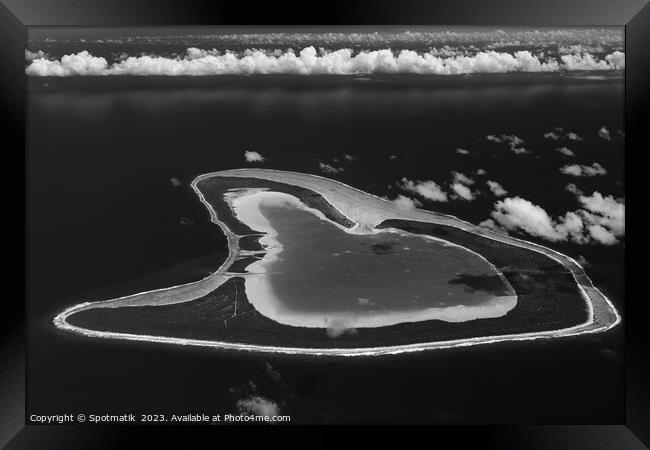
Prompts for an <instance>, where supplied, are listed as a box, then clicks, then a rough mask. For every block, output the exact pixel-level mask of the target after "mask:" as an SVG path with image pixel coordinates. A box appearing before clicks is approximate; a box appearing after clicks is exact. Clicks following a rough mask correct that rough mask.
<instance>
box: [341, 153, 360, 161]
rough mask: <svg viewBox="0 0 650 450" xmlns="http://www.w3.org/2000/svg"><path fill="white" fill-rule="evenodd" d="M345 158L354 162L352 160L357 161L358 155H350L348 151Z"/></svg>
mask: <svg viewBox="0 0 650 450" xmlns="http://www.w3.org/2000/svg"><path fill="white" fill-rule="evenodd" d="M343 159H345V160H346V161H349V162H352V161H356V160H357V157H356V156H352V155H348V154H347V153H346V154H345V155H343Z"/></svg>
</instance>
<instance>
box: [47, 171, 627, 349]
mask: <svg viewBox="0 0 650 450" xmlns="http://www.w3.org/2000/svg"><path fill="white" fill-rule="evenodd" d="M218 176H224V177H226V176H227V177H243V178H258V179H263V180H270V181H276V182H281V183H285V184H289V185H295V186H299V187H301V188H305V189H309V190H311V191H313V192H316V193H318V194H320V195H321V196H322V197H323V198H324V199H326V200H327V201H328V202H329V203H330V204H331V205H332V206H333V207H334V208H335V209H336V210H337V211H339V212H340V213H341V214H342V215H343V216H345V217H347V218H348V219H350V220H351V221H353V222H354V223H356V225H355V226H354V227H352V228H351V229H346V232H352V233H359V232H360V233H372V232H377V230H374V228H375V226H377V225H379V224H380V223H381V222H383V221H384V220H387V219H405V220H413V221H422V222H431V223H439V224H444V225H448V226H453V227H456V228H459V229H461V230H464V231H470V232H472V233H474V234H478V235H480V236H483V237H485V238H489V239H493V240H496V241H499V242H503V243H507V244H510V245H515V246H519V247H523V248H527V249H529V250H533V251H536V252H539V253H542V254H544V255H545V256H547V257H549V258H552V259H553V260H555V261H557V262H559V263H560V264H562V265H563V266H564V267H566V268H567V269H568V270H569V271H570V272H571V274H572V276H573V278H574V280H575V281H576V283H577V285H578V287H579V289H580V292H581V294H582V296H583V299H584V300H585V302H586V305H587V310H588V320H587V321H586V322H585V323H583V324H579V325H576V326H573V327H569V328H563V329H559V330H552V331H541V332H531V333H519V334H510V335H501V336H485V337H475V338H466V339H456V340H446V341H437V342H426V343H418V344H410V345H398V346H384V347H372V348H369V347H364V348H301V347H277V346H263V345H250V344H243V343H241V344H239V343H232V342H218V341H209V340H197V339H185V338H174V337H163V336H145V335H136V334H129V333H117V332H109V331H97V330H90V329H85V328H81V327H77V326H74V325H72V324H70V323H69V322H68V321H67V320H66V319H67V317H69V316H70V315H71V314H74V313H76V312H79V311H82V310H86V309H94V308H116V307H128V306H141V305H164V304H172V303H180V302H186V301H191V300H194V299H196V298H199V297H201V296H203V295H205V293H206V292H210V291H211V290H214V289H216V288H217V287H218V286H220V285H221V284H223V283H224V282H225V281H227V280H228V279H230V278H232V277H234V276H237V275H233V274H229V273H227V272H226V269H227V268H228V267H229V266H230V265H231V264H232V262H233V261H235V259H237V258H238V257H241V256H243V255H247V254H252V253H253V252H247V251H243V250H239V248H238V244H237V241H238V240H239V238H240V237H241V236H238V235H235V234H234V233H232V231H230V230H229V229H228V228H227V227H226V226H224V224H223V223H221V222H220V221H219V220H218V218H217V215H216V213H215V211H214V210H213V209H212V206H211V205H210V204H209V203H208V202H207V201H206V199H205V197H204V196H203V193H202V192H201V191H200V189H199V188H198V186H197V185H198V183H199V182H200V181H202V180H205V179H208V178H212V177H218ZM192 188H193V189H194V191H195V192H196V193H197V195H198V196H199V199H200V200H201V202H202V203H203V204H204V205H205V206H206V207H207V208H208V210H209V211H210V216H211V219H212V221H213V222H214V223H216V224H217V225H219V226H220V227H221V229H222V230H223V232H224V234H225V235H226V237H227V239H228V246H229V249H230V254H229V256H228V258H227V259H226V261H225V262H224V264H222V266H221V267H220V268H219V270H217V272H215V273H214V274H212V275H210V276H208V277H206V278H204V279H202V280H200V281H198V282H195V283H188V284H184V285H179V286H173V287H169V288H165V289H158V290H153V291H148V292H143V293H139V294H134V295H131V296H126V297H121V298H117V299H113V300H108V301H102V302H86V303H81V304H78V305H75V306H73V307H71V308H68V309H66V310H65V311H63V312H61V313H60V314H58V315H57V316H56V317H55V318H54V324H55V326H57V327H58V328H60V329H63V330H66V331H71V332H74V333H77V334H81V335H85V336H90V337H103V338H113V339H126V340H140V341H148V342H164V343H171V344H178V345H195V346H204V347H215V348H223V349H237V350H246V351H258V352H274V353H290V354H313V355H339V356H354V355H382V354H396V353H404V352H412V351H421V350H429V349H438V348H451V347H461V346H469V345H478V344H486V343H495V342H504V341H521V340H534V339H543V338H557V337H566V336H574V335H580V334H587V333H598V332H603V331H606V330H609V329H611V328H613V327H614V326H616V325H617V324H618V323H620V320H621V318H620V315H619V314H618V311H616V308H615V307H614V306H613V305H612V303H611V302H610V301H609V299H607V298H606V297H605V296H604V295H603V294H602V293H601V292H600V291H599V290H598V289H597V288H596V287H594V286H593V284H592V283H591V281H590V280H589V278H588V277H587V276H586V274H585V273H584V271H583V269H582V268H581V267H580V265H579V264H578V263H577V262H576V261H575V260H573V259H572V258H570V257H568V256H566V255H563V254H561V253H559V252H556V251H554V250H552V249H549V248H547V247H544V246H541V245H538V244H533V243H530V242H527V241H523V240H520V239H516V238H512V237H509V236H502V235H499V234H496V233H493V232H491V231H489V230H485V229H482V228H479V227H477V226H475V225H472V224H470V223H468V222H464V221H462V220H460V219H458V218H456V217H453V216H449V215H443V214H438V213H434V212H430V211H424V210H410V211H405V210H402V209H399V208H397V207H396V206H395V205H394V204H393V203H391V202H388V201H386V200H383V199H380V198H378V197H376V196H373V195H371V194H368V193H365V192H363V191H360V190H358V189H355V188H353V187H350V186H347V185H344V184H342V183H340V182H337V181H334V180H330V179H327V178H323V177H320V176H316V175H307V174H300V173H294V172H285V171H276V170H268V169H236V170H228V171H221V172H214V173H208V174H204V175H201V176H199V177H197V178H196V179H195V180H194V181H193V182H192ZM239 275H240V276H241V274H239Z"/></svg>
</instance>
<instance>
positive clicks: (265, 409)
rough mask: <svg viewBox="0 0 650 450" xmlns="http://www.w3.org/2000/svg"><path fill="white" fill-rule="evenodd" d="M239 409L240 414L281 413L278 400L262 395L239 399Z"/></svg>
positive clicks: (271, 414) (270, 414)
mask: <svg viewBox="0 0 650 450" xmlns="http://www.w3.org/2000/svg"><path fill="white" fill-rule="evenodd" d="M237 410H238V411H239V413H240V414H253V415H257V416H277V415H278V414H280V406H279V405H278V404H277V403H276V402H274V401H272V400H269V399H268V398H265V397H262V396H260V395H253V396H250V397H248V398H243V399H240V400H237Z"/></svg>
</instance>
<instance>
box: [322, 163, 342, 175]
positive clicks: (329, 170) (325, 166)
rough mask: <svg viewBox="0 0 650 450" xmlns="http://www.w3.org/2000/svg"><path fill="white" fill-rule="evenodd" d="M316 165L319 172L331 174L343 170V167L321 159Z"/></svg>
mask: <svg viewBox="0 0 650 450" xmlns="http://www.w3.org/2000/svg"><path fill="white" fill-rule="evenodd" d="M318 167H320V171H321V172H323V173H331V174H336V173H341V172H343V170H344V169H343V167H334V166H333V165H331V164H328V163H325V162H322V161H319V162H318Z"/></svg>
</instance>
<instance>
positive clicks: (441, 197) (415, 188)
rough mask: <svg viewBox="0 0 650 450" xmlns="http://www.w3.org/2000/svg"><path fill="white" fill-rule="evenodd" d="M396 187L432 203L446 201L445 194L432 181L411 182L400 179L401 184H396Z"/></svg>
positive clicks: (406, 179)
mask: <svg viewBox="0 0 650 450" xmlns="http://www.w3.org/2000/svg"><path fill="white" fill-rule="evenodd" d="M397 186H398V187H399V188H400V189H403V190H405V191H408V192H413V193H415V194H418V195H420V196H422V197H423V198H425V199H427V200H431V201H433V202H446V201H448V196H447V193H446V192H444V191H443V190H442V187H440V185H438V184H437V183H436V182H435V181H432V180H427V181H420V180H415V181H413V180H409V179H408V178H406V177H404V178H402V182H401V183H398V184H397Z"/></svg>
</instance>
